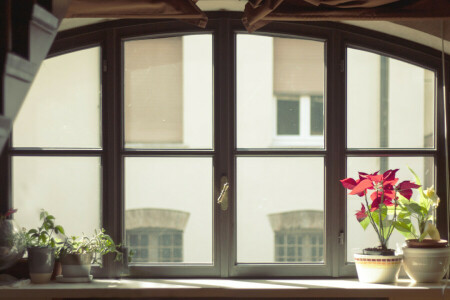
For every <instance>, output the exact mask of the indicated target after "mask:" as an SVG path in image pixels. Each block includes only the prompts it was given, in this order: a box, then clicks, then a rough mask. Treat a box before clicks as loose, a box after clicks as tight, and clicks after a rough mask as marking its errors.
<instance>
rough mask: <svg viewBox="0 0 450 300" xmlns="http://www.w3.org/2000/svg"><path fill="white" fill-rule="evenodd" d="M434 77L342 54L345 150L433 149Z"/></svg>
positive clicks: (381, 59)
mask: <svg viewBox="0 0 450 300" xmlns="http://www.w3.org/2000/svg"><path fill="white" fill-rule="evenodd" d="M434 77H435V75H434V73H433V72H432V71H429V70H426V69H423V68H421V67H418V66H415V65H412V64H409V63H405V62H402V61H399V60H396V59H393V58H388V57H386V56H380V55H378V54H373V53H370V52H367V51H361V50H355V49H347V120H348V121H347V146H348V147H349V148H433V147H434V120H435V118H434V103H435V100H434V99H435V97H434V94H435V90H434V85H435V79H434ZM368 133H370V134H368ZM405 133H411V134H405Z"/></svg>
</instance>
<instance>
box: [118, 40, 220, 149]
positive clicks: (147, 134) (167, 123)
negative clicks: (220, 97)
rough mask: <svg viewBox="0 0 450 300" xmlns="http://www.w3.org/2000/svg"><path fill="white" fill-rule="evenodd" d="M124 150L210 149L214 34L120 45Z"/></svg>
mask: <svg viewBox="0 0 450 300" xmlns="http://www.w3.org/2000/svg"><path fill="white" fill-rule="evenodd" d="M123 47H124V70H125V71H124V89H125V94H124V109H125V147H127V148H160V149H179V148H189V149H192V148H195V149H211V148H212V140H213V129H212V127H213V81H212V80H213V77H212V36H211V35H205V34H203V35H189V36H180V37H170V38H159V39H145V40H135V41H127V42H124V46H123Z"/></svg>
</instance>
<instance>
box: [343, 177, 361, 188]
mask: <svg viewBox="0 0 450 300" xmlns="http://www.w3.org/2000/svg"><path fill="white" fill-rule="evenodd" d="M358 182H359V180H358ZM358 182H356V181H355V179H353V178H345V179H342V180H341V183H342V186H343V187H345V188H346V189H349V190H352V189H353V188H354V187H355V186H356V185H357V184H358Z"/></svg>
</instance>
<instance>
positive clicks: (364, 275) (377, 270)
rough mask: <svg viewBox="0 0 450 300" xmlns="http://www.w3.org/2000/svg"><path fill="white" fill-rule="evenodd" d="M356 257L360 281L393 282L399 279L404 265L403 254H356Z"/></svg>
mask: <svg viewBox="0 0 450 300" xmlns="http://www.w3.org/2000/svg"><path fill="white" fill-rule="evenodd" d="M354 257H355V265H356V271H357V273H358V279H359V281H361V282H367V283H392V282H396V281H397V278H398V273H399V272H400V267H401V265H402V258H403V256H402V255H392V256H385V255H365V254H355V255H354Z"/></svg>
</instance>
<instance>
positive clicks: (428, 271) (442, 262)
mask: <svg viewBox="0 0 450 300" xmlns="http://www.w3.org/2000/svg"><path fill="white" fill-rule="evenodd" d="M403 257H404V259H403V267H404V268H405V271H406V274H408V276H409V277H410V278H411V279H412V280H414V281H416V282H439V281H441V280H442V278H443V277H444V275H445V273H446V272H447V271H448V265H449V258H450V248H407V247H404V248H403Z"/></svg>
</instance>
